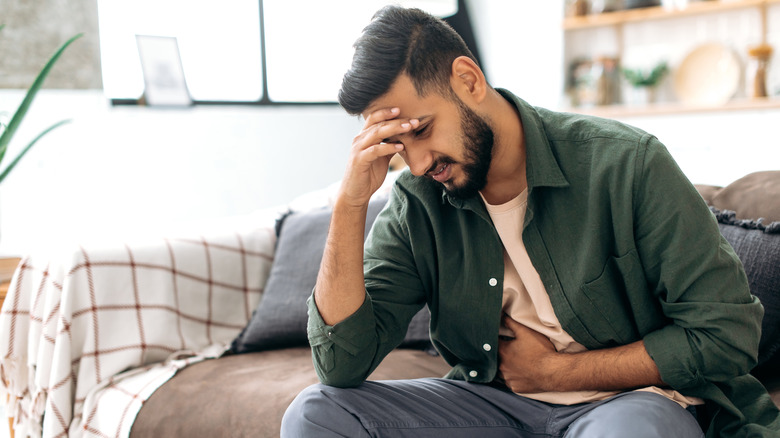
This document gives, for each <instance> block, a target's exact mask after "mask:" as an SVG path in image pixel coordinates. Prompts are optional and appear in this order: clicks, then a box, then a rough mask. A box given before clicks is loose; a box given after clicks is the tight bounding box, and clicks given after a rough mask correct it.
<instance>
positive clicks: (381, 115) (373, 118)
mask: <svg viewBox="0 0 780 438" xmlns="http://www.w3.org/2000/svg"><path fill="white" fill-rule="evenodd" d="M399 114H401V109H400V108H382V109H380V110H377V111H374V112H373V113H371V114H369V115H368V117H366V124H365V125H364V126H363V128H364V129H365V128H368V127H369V126H371V125H375V124H377V123H379V122H383V121H385V120H392V119H394V118H396V117H398V115H399Z"/></svg>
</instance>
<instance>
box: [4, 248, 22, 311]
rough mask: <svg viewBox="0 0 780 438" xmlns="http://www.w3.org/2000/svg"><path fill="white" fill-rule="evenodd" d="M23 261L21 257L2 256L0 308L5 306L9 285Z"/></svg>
mask: <svg viewBox="0 0 780 438" xmlns="http://www.w3.org/2000/svg"><path fill="white" fill-rule="evenodd" d="M19 262H21V259H19V258H15V257H12V258H0V308H2V306H3V301H5V296H6V294H7V293H8V286H9V283H11V278H12V277H13V275H14V271H15V270H16V267H17V266H18V265H19Z"/></svg>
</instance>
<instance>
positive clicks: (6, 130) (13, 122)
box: [0, 24, 82, 183]
mask: <svg viewBox="0 0 780 438" xmlns="http://www.w3.org/2000/svg"><path fill="white" fill-rule="evenodd" d="M4 27H5V25H4V24H0V31H2V30H3V28H4ZM81 36H82V34H78V35H76V36H74V37H72V38H71V39H69V40H68V41H66V42H65V44H63V45H62V46H61V47H60V48H59V49H58V50H57V51H56V52H55V53H54V55H52V57H51V58H49V61H48V62H47V63H46V65H45V66H44V67H43V70H41V72H40V73H38V77H37V78H35V82H33V84H32V85H31V86H30V89H29V90H27V94H26V95H25V96H24V100H22V103H21V104H20V105H19V108H17V109H16V112H14V114H13V116H11V118H10V120H9V121H8V124H4V123H2V121H0V164H1V163H2V161H3V158H5V153H6V151H7V150H8V144H9V143H10V142H11V138H13V136H14V134H15V133H16V130H17V129H18V128H19V124H20V123H22V119H24V116H25V115H26V114H27V110H28V109H29V108H30V105H31V104H32V102H33V99H35V95H36V94H38V90H40V89H41V86H42V85H43V81H44V80H45V79H46V76H48V75H49V72H50V71H51V69H52V67H53V66H54V63H55V62H57V59H59V57H60V55H62V52H64V51H65V49H66V48H67V47H68V46H69V45H70V44H71V43H73V41H75V40H77V39H78V38H80V37H81ZM68 122H70V120H63V121H61V122H57V123H55V124H54V125H52V126H50V127H49V128H47V129H45V130H44V131H43V132H41V133H40V134H38V136H36V137H35V138H34V139H33V140H32V141H31V142H30V143H28V144H27V146H25V147H24V149H22V151H21V152H19V154H17V155H16V157H14V159H13V160H12V161H11V162H10V163H9V164H8V165H7V166H6V167H5V169H3V170H2V172H0V183H2V182H3V180H4V179H5V178H6V177H7V176H8V174H9V173H10V172H11V171H12V170H13V169H14V167H16V165H17V164H18V163H19V160H21V159H22V157H24V155H25V154H26V153H27V152H28V151H29V150H30V149H31V148H32V147H33V145H35V143H37V142H38V140H40V139H41V137H43V136H44V135H46V134H48V133H49V132H51V131H52V130H54V129H55V128H58V127H60V126H62V125H64V124H65V123H68Z"/></svg>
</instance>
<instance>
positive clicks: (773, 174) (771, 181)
mask: <svg viewBox="0 0 780 438" xmlns="http://www.w3.org/2000/svg"><path fill="white" fill-rule="evenodd" d="M778 199H780V170H770V171H764V172H754V173H751V174H749V175H745V176H744V177H742V178H740V179H738V180H736V181H734V182H733V183H731V184H729V185H727V186H726V187H723V188H722V189H720V190H718V191H717V193H714V194H713V195H712V198H711V200H710V205H712V206H713V207H715V208H717V209H719V210H732V211H734V212H736V215H737V217H738V218H741V219H743V218H753V219H758V218H764V219H765V220H767V221H780V203H779V202H777V200H778Z"/></svg>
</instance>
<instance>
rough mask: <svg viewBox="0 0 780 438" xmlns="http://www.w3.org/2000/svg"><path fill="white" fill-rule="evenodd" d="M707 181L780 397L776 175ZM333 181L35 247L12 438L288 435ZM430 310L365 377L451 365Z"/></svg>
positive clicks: (5, 376)
mask: <svg viewBox="0 0 780 438" xmlns="http://www.w3.org/2000/svg"><path fill="white" fill-rule="evenodd" d="M395 175H397V172H393V173H391V174H390V175H389V176H388V180H387V181H386V183H385V185H384V186H383V187H382V189H380V191H379V192H377V194H375V195H374V197H373V198H372V200H371V205H370V207H369V221H368V222H369V224H368V225H367V229H366V230H365V231H366V232H367V231H368V228H369V227H370V223H371V221H372V220H373V218H374V217H375V216H376V214H377V213H378V212H379V211H380V210H381V208H382V206H383V205H384V203H385V202H386V200H387V195H388V193H389V189H390V185H391V184H392V181H393V179H394V177H395ZM696 187H697V189H698V190H699V193H700V194H701V195H702V198H703V199H704V200H705V201H706V202H707V204H708V205H710V208H711V210H712V212H713V220H717V221H718V223H719V227H720V229H721V233H722V234H723V236H724V237H725V238H726V240H728V241H729V243H730V244H731V245H732V246H733V247H734V249H735V251H736V252H737V254H738V255H739V256H740V258H741V260H742V261H743V264H744V266H745V270H746V273H747V275H748V278H749V281H750V287H751V291H752V292H753V293H754V294H755V295H756V296H758V297H759V298H760V299H761V301H762V303H763V304H764V306H765V311H766V313H765V318H764V321H763V325H762V329H763V333H762V338H761V342H760V352H759V358H758V359H759V361H758V365H757V366H756V368H755V369H754V371H753V372H754V374H755V375H756V376H757V377H759V379H760V380H761V381H762V382H763V383H764V385H765V386H766V387H767V388H768V389H769V391H770V393H771V395H772V398H773V401H774V402H775V404H777V405H778V406H780V202H779V201H778V200H780V171H768V172H758V173H754V174H750V175H747V176H745V177H744V178H741V179H740V180H737V181H735V182H734V183H732V184H730V185H728V186H725V187H715V186H707V185H697V186H696ZM336 189H337V184H334V185H331V186H329V187H326V188H324V189H321V190H318V191H316V192H312V193H309V194H306V195H304V196H301V197H299V198H297V199H295V200H293V201H292V202H290V203H289V204H287V205H284V206H280V207H274V208H271V209H266V210H263V211H260V212H257V213H253V214H251V215H246V216H242V217H238V218H226V219H224V220H219V221H215V222H213V223H207V224H197V226H191V227H187V228H180V229H174V230H164V231H161V232H159V233H158V235H157V237H150V236H149V235H145V236H134V237H128V238H127V239H126V240H122V241H116V242H105V241H99V242H94V243H89V244H81V245H79V246H77V247H76V248H75V249H73V248H70V249H64V250H59V251H53V252H52V253H51V254H44V255H31V256H28V257H25V258H24V259H23V260H22V262H21V263H20V265H19V267H18V268H17V270H16V273H15V276H14V279H13V280H12V283H11V286H10V288H9V296H8V298H7V299H6V302H5V304H4V306H3V309H2V313H1V314H0V330H1V332H0V350H2V359H1V360H0V377H2V381H1V382H0V388H1V389H2V390H3V391H5V393H6V394H7V396H8V406H7V408H6V412H7V414H8V415H10V416H13V417H14V419H13V422H14V425H15V428H16V433H17V436H25V435H27V434H29V435H32V436H45V437H55V436H62V435H64V434H67V435H68V436H74V437H76V436H106V435H108V436H130V437H134V438H141V437H153V436H161V437H188V438H191V437H200V436H203V437H213V436H231V437H244V436H246V437H249V436H252V437H275V436H279V427H280V422H281V418H282V415H283V414H284V412H285V409H286V408H287V406H288V405H289V403H290V402H291V401H292V399H293V398H294V397H295V395H296V394H297V393H298V392H299V391H301V390H302V389H303V388H305V387H306V386H308V385H310V384H313V383H316V382H317V377H316V375H315V373H314V368H313V365H312V358H311V352H310V349H309V347H308V344H307V336H306V319H307V315H306V311H307V309H306V304H305V301H306V299H307V298H308V296H309V294H310V293H311V289H312V287H313V285H314V281H315V278H316V273H317V270H318V267H319V262H320V259H321V254H322V249H323V248H324V242H325V236H326V233H327V228H328V222H329V218H330V205H332V200H333V195H334V193H335V191H336ZM428 318H429V315H428V313H427V310H426V309H423V310H422V311H421V312H420V313H419V314H418V315H417V316H416V317H415V318H414V319H413V321H412V324H411V325H410V327H409V330H408V332H407V336H406V338H405V340H404V342H403V343H402V345H401V346H399V347H398V348H397V349H396V350H394V351H393V352H391V353H390V355H389V356H388V357H387V358H386V359H385V360H384V361H383V362H382V364H381V365H380V366H379V367H378V368H377V369H376V371H374V373H373V374H372V375H371V376H370V379H373V380H380V379H406V378H419V377H438V376H442V375H444V374H445V373H446V372H447V371H448V370H449V366H448V365H447V364H446V363H445V362H444V361H443V360H442V359H441V357H439V356H438V355H437V354H436V351H435V350H434V349H433V348H432V346H431V344H430V341H429V339H428V331H427V321H428Z"/></svg>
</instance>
